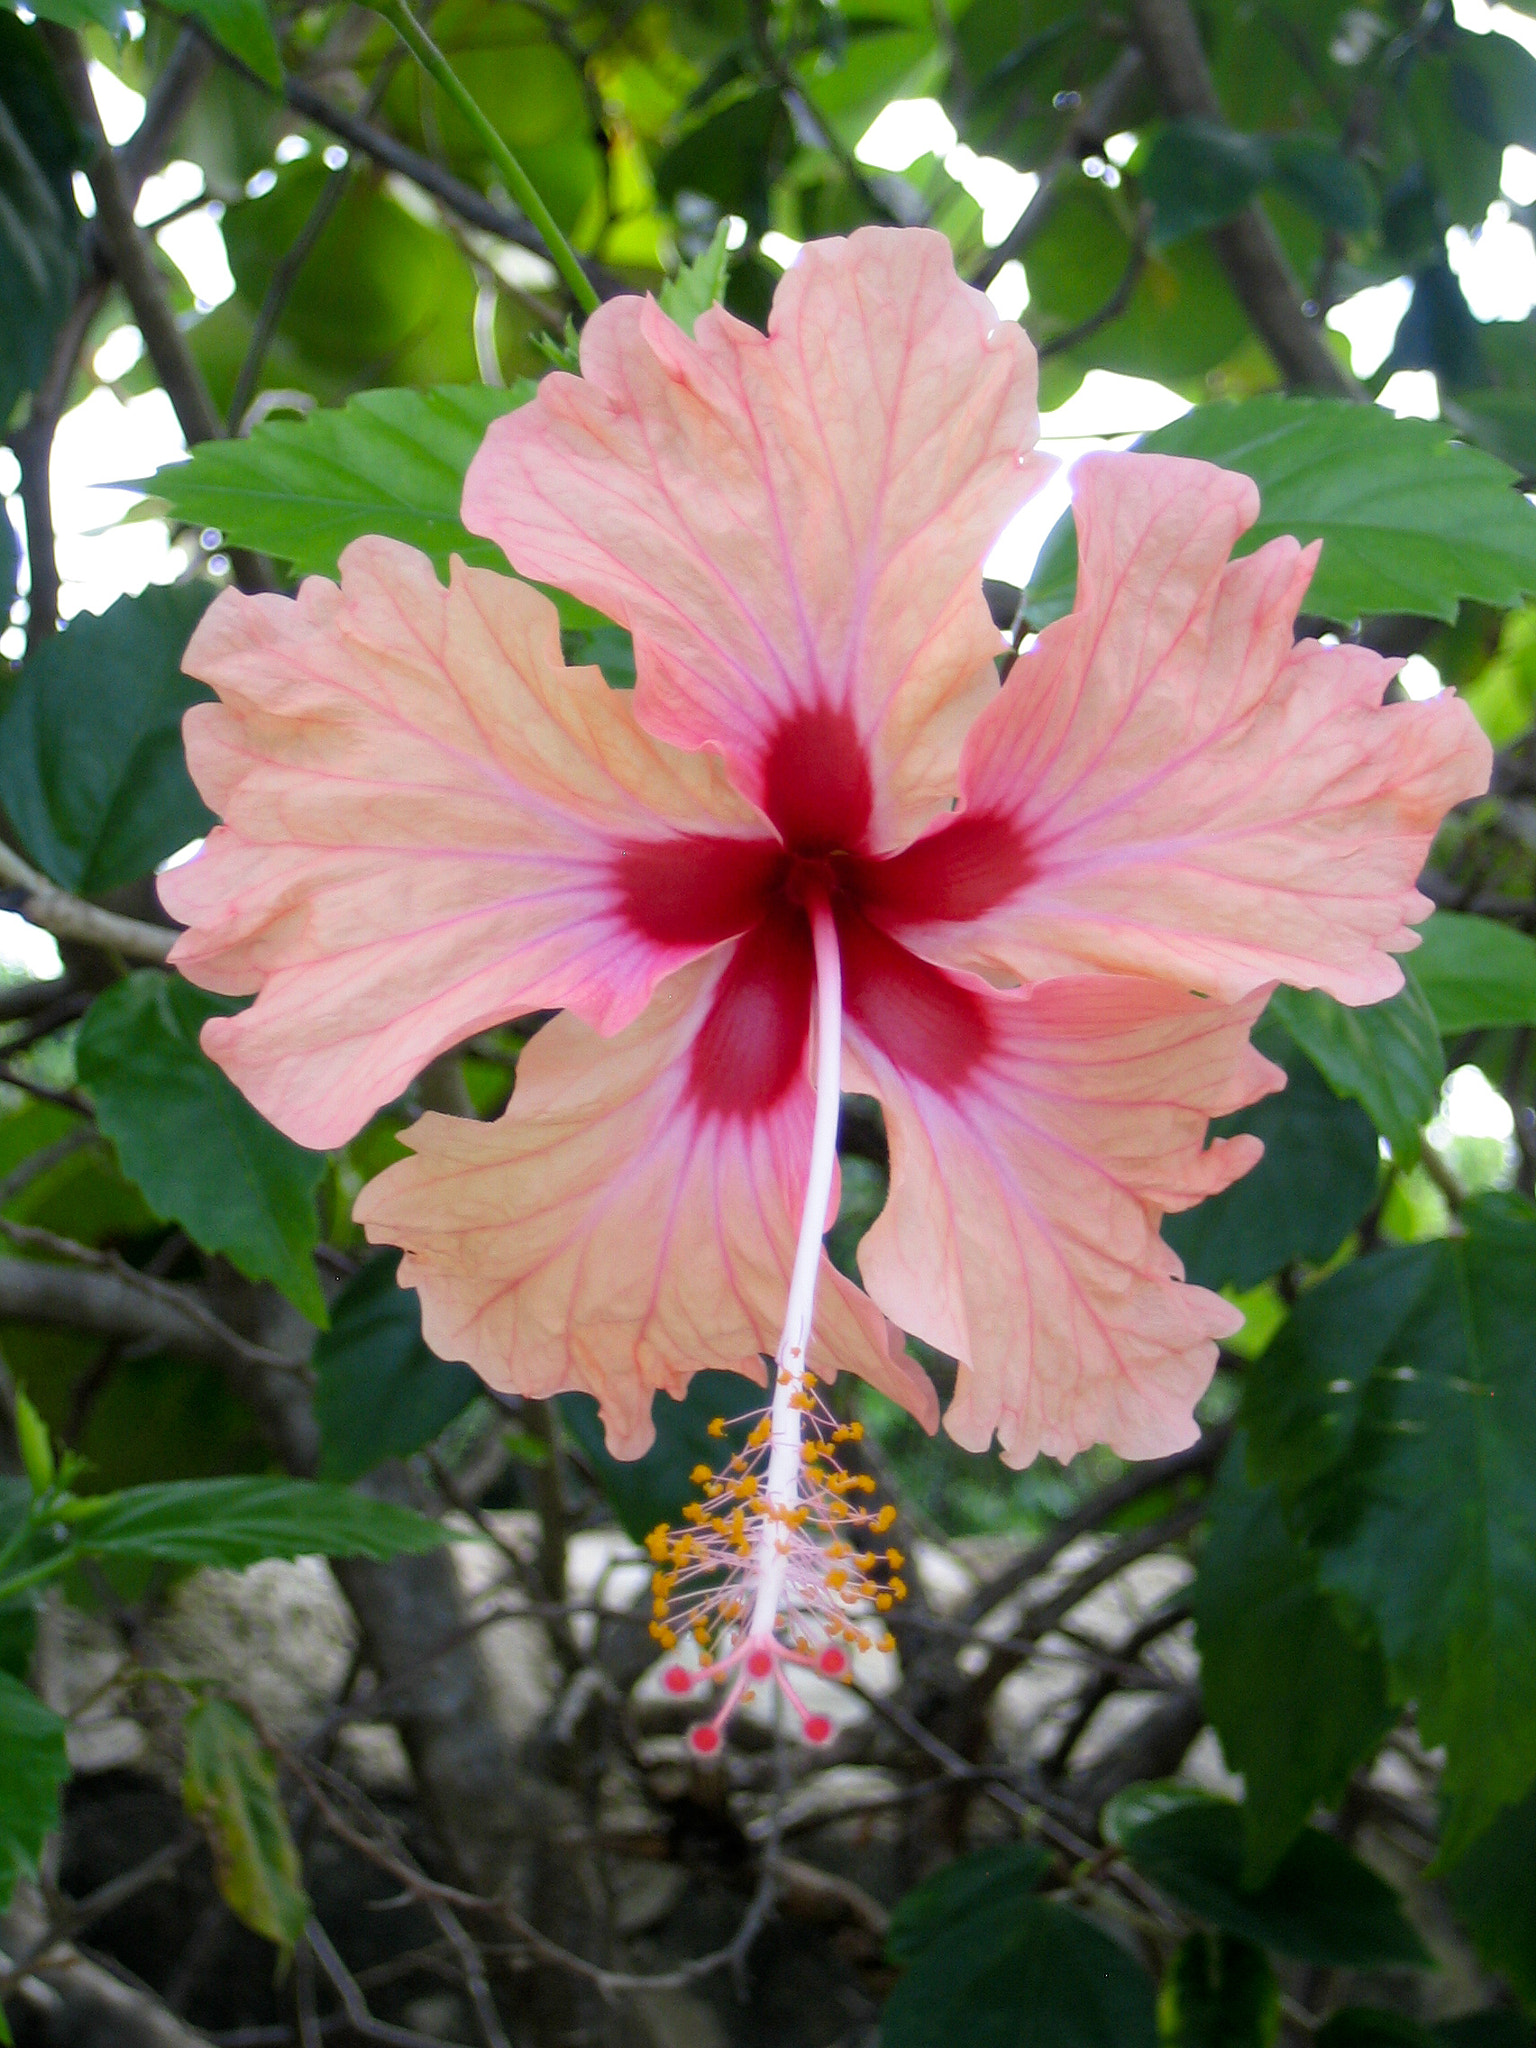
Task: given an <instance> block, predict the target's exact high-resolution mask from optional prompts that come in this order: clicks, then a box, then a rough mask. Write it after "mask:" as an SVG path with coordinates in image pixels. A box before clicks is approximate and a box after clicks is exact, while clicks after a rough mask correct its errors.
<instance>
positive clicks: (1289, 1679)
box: [1193, 1432, 1395, 1884]
mask: <svg viewBox="0 0 1536 2048" xmlns="http://www.w3.org/2000/svg"><path fill="white" fill-rule="evenodd" d="M1246 1460H1247V1444H1246V1440H1245V1438H1244V1437H1243V1435H1242V1433H1241V1432H1239V1433H1238V1435H1237V1436H1236V1437H1235V1438H1234V1440H1233V1443H1232V1447H1231V1449H1230V1450H1229V1451H1228V1452H1227V1455H1226V1457H1225V1459H1224V1460H1223V1461H1222V1467H1221V1470H1220V1472H1219V1473H1218V1475H1217V1480H1216V1485H1215V1488H1214V1490H1213V1493H1212V1498H1211V1521H1210V1529H1209V1533H1208V1534H1207V1536H1206V1540H1205V1543H1204V1545H1203V1547H1202V1549H1201V1552H1200V1568H1199V1572H1198V1575H1197V1576H1196V1579H1195V1584H1194V1590H1193V1606H1194V1613H1195V1629H1196V1633H1197V1637H1198V1641H1199V1645H1200V1672H1201V1685H1202V1689H1203V1691H1204V1694H1205V1704H1206V1710H1207V1712H1208V1713H1209V1714H1210V1717H1211V1725H1212V1726H1213V1727H1214V1728H1215V1730H1216V1733H1217V1734H1218V1735H1219V1736H1220V1737H1221V1747H1222V1753H1223V1755H1224V1756H1225V1757H1226V1760H1227V1763H1228V1766H1229V1767H1230V1768H1231V1769H1232V1770H1234V1771H1240V1772H1241V1773H1242V1775H1243V1779H1244V1783H1245V1786H1246V1790H1247V1797H1246V1798H1245V1800H1244V1802H1243V1808H1242V1818H1243V1845H1244V1846H1243V1881H1244V1883H1247V1884H1255V1883H1259V1882H1261V1881H1262V1880H1263V1879H1264V1878H1266V1877H1267V1876H1268V1875H1269V1874H1270V1872H1271V1871H1272V1870H1273V1869H1274V1867H1275V1865H1276V1863H1277V1862H1278V1861H1279V1859H1280V1857H1281V1855H1282V1854H1283V1853H1284V1851H1285V1849H1286V1848H1287V1847H1288V1846H1289V1844H1290V1843H1291V1842H1293V1841H1294V1840H1295V1838H1296V1836H1297V1835H1298V1834H1299V1833H1300V1831H1301V1829H1302V1827H1303V1826H1304V1825H1305V1823H1306V1820H1307V1817H1308V1815H1309V1814H1310V1813H1311V1812H1312V1810H1313V1808H1314V1807H1316V1806H1319V1805H1322V1806H1334V1805H1336V1804H1337V1803H1338V1801H1339V1800H1340V1799H1341V1798H1342V1797H1343V1796H1344V1792H1345V1789H1346V1787H1347V1786H1348V1784H1349V1780H1350V1778H1351V1776H1352V1775H1353V1773H1354V1772H1355V1771H1356V1770H1357V1769H1358V1768H1359V1767H1360V1765H1361V1764H1363V1763H1365V1762H1366V1761H1367V1759H1368V1758H1369V1757H1371V1756H1372V1755H1374V1754H1375V1751H1376V1748H1377V1745H1378V1744H1379V1743H1380V1741H1381V1738H1382V1737H1383V1736H1384V1735H1385V1734H1386V1732H1387V1730H1388V1728H1389V1727H1390V1726H1391V1725H1392V1722H1393V1720H1394V1718H1395V1715H1394V1711H1393V1708H1392V1706H1391V1704H1390V1703H1389V1701H1388V1698H1387V1673H1386V1666H1385V1664H1384V1663H1383V1661H1382V1656H1381V1651H1380V1650H1379V1648H1378V1647H1377V1646H1376V1645H1375V1644H1374V1643H1370V1642H1361V1641H1360V1640H1358V1638H1357V1637H1356V1636H1355V1635H1353V1634H1351V1633H1350V1631H1349V1630H1348V1629H1347V1628H1345V1626H1344V1624H1343V1622H1342V1620H1341V1619H1340V1616H1339V1612H1338V1608H1337V1606H1336V1604H1335V1602H1334V1601H1333V1600H1331V1599H1330V1598H1329V1597H1328V1596H1327V1595H1326V1594H1325V1593H1324V1592H1323V1591H1322V1590H1321V1588H1320V1586H1319V1584H1318V1566H1317V1560H1316V1558H1314V1557H1312V1556H1311V1555H1310V1554H1309V1553H1308V1552H1307V1551H1306V1550H1304V1549H1303V1548H1302V1546H1301V1545H1300V1544H1299V1543H1298V1542H1297V1541H1296V1539H1295V1538H1294V1537H1293V1536H1292V1535H1291V1533H1290V1531H1289V1530H1288V1529H1287V1528H1286V1525H1285V1521H1284V1518H1283V1516H1282V1514H1281V1512H1280V1501H1279V1496H1278V1494H1277V1492H1276V1490H1275V1488H1274V1487H1272V1486H1251V1485H1250V1484H1249V1483H1248V1480H1247V1477H1246V1472H1245V1466H1246Z"/></svg>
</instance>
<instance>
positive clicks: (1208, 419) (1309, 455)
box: [1027, 396, 1536, 627]
mask: <svg viewBox="0 0 1536 2048" xmlns="http://www.w3.org/2000/svg"><path fill="white" fill-rule="evenodd" d="M1137 446H1138V447H1139V448H1141V449H1143V450H1145V451H1146V452H1148V453H1154V454H1160V455H1187V456H1195V457H1198V458H1200V459H1201V460H1203V461H1206V462H1215V463H1219V464H1220V465H1221V466H1222V468H1224V469H1235V470H1239V471H1241V472H1242V474H1243V475H1245V476H1250V477H1252V478H1253V480H1254V482H1255V483H1256V484H1257V485H1258V487H1259V491H1260V494H1261V496H1262V500H1263V503H1262V509H1261V511H1260V513H1259V518H1258V522H1257V524H1256V525H1254V526H1253V527H1252V528H1250V530H1249V531H1248V532H1247V533H1246V534H1245V535H1244V536H1243V538H1242V539H1241V540H1240V541H1239V543H1238V545H1237V548H1236V550H1235V552H1236V553H1237V554H1239V555H1245V554H1251V553H1252V551H1253V550H1254V549H1255V548H1256V547H1261V546H1262V545H1263V544H1264V542H1265V541H1268V540H1273V539H1274V538H1275V537H1276V536H1277V535H1278V534H1294V535H1295V536H1296V538H1297V539H1298V540H1301V541H1312V540H1321V541H1322V543H1323V555H1322V560H1321V561H1320V562H1319V564H1318V568H1317V574H1316V575H1315V576H1314V577H1313V579H1312V585H1311V588H1310V589H1309V591H1308V592H1307V596H1306V599H1305V609H1306V610H1307V611H1308V612H1309V613H1313V614H1316V615H1319V616H1321V617H1323V618H1326V619H1338V620H1342V621H1346V622H1347V621H1351V620H1354V619H1356V618H1359V617H1360V616H1361V615H1362V614H1364V613H1367V612H1412V613H1417V614H1419V615H1421V616H1423V617H1427V618H1435V619H1454V618H1455V617H1456V614H1457V611H1458V609H1459V607H1460V603H1461V600H1462V599H1463V598H1476V599H1477V600H1479V601H1480V602H1481V603H1484V604H1489V605H1494V606H1497V607H1498V608H1499V609H1501V610H1502V609H1505V608H1507V607H1508V606H1510V605H1513V604H1517V603H1518V602H1519V600H1520V598H1521V596H1522V595H1523V594H1524V593H1525V592H1527V591H1529V590H1531V589H1533V588H1536V507H1533V506H1532V505H1530V504H1529V503H1528V502H1527V500H1526V499H1525V498H1523V497H1522V496H1521V495H1520V493H1519V492H1518V491H1517V490H1516V489H1515V488H1514V484H1515V477H1514V474H1513V472H1512V471H1510V470H1508V469H1506V468H1505V466H1504V465H1503V464H1502V463H1500V462H1496V461H1495V460H1494V458H1493V457H1492V456H1491V455H1485V454H1484V453H1483V452H1482V450H1481V449H1477V448H1468V447H1464V446H1463V445H1462V444H1461V443H1459V442H1455V441H1452V440H1450V439H1448V429H1447V428H1446V427H1445V426H1444V424H1443V423H1441V422H1438V421H1433V420H1409V419H1405V420H1400V419H1395V418H1394V417H1393V416H1392V414H1391V413H1389V412H1386V411H1385V410H1383V408H1382V407H1381V406H1379V405H1352V404H1351V403H1350V402H1349V401H1348V400H1347V399H1333V398H1281V397H1273V396H1271V397H1263V398H1248V399H1242V400H1240V401H1238V402H1236V403H1221V404H1215V405H1202V406H1197V407H1196V408H1195V410H1194V411H1193V412H1190V413H1186V414H1185V416H1184V417H1183V418H1182V419H1178V420H1175V421H1174V422H1173V424H1172V425H1171V426H1167V427H1161V428H1159V429H1158V431H1157V432H1156V433H1155V434H1147V435H1145V436H1144V437H1143V439H1142V440H1141V441H1139V442H1138V443H1137ZM1076 583H1077V563H1076V541H1075V538H1074V535H1073V532H1072V528H1071V522H1070V515H1069V516H1068V517H1067V518H1065V519H1064V520H1063V521H1061V522H1059V523H1058V525H1057V526H1056V527H1055V528H1053V530H1052V532H1051V534H1050V536H1049V538H1048V540H1047V543H1046V546H1045V548H1044V549H1043V550H1042V552H1041V556H1040V561H1039V565H1038V567H1037V569H1036V572H1035V575H1034V577H1033V578H1032V579H1031V582H1030V586H1029V591H1028V593H1027V597H1028V604H1027V615H1028V618H1029V622H1030V624H1031V625H1033V626H1036V627H1038V626H1042V625H1044V624H1046V623H1047V622H1048V621H1049V620H1050V619H1053V618H1060V617H1061V616H1062V614H1063V613H1064V612H1066V611H1069V610H1070V609H1071V602H1072V592H1073V591H1074V590H1075V588H1076Z"/></svg>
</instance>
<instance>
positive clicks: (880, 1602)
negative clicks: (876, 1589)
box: [875, 1593, 892, 1614]
mask: <svg viewBox="0 0 1536 2048" xmlns="http://www.w3.org/2000/svg"><path fill="white" fill-rule="evenodd" d="M875 1605H876V1606H877V1607H878V1608H879V1610H880V1612H881V1613H882V1614H884V1613H885V1611H886V1609H887V1608H888V1607H890V1606H891V1605H892V1601H891V1596H890V1594H889V1593H877V1594H876V1595H875Z"/></svg>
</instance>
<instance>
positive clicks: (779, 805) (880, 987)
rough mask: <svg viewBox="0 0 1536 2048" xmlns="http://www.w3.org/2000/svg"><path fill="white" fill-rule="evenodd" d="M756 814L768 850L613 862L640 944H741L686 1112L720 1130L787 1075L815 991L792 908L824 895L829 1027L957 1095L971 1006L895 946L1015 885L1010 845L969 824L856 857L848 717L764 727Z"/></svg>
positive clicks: (800, 1056)
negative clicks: (838, 958)
mask: <svg viewBox="0 0 1536 2048" xmlns="http://www.w3.org/2000/svg"><path fill="white" fill-rule="evenodd" d="M763 806H764V809H765V810H766V811H767V813H768V815H769V817H770V818H771V819H772V821H773V823H774V825H775V826H776V827H777V829H778V832H779V834H780V840H779V841H778V842H775V841H772V840H760V841H755V842H753V841H743V840H740V839H726V838H723V837H722V838H714V837H707V836H704V835H694V836H689V837H682V838H678V839H671V840H666V841H663V842H660V843H650V844H643V845H634V846H630V847H628V848H626V849H625V850H624V851H623V852H622V853H621V854H620V855H619V856H618V868H617V875H616V879H617V881H618V884H619V889H620V893H621V899H622V903H623V907H624V911H625V914H626V916H627V917H628V919H629V920H630V922H631V923H632V924H633V925H634V927H635V929H636V930H637V931H639V932H641V933H642V934H643V935H644V936H645V937H646V938H648V939H651V940H653V941H659V942H661V943H663V944H673V945H683V946H711V945H717V944H720V943H722V942H723V941H725V940H727V939H730V938H733V937H739V938H740V944H739V945H738V947H737V949H736V953H735V956H734V958H733V959H732V961H731V963H730V965H729V967H728V968H727V969H726V971H725V974H724V976H723V977H722V979H721V981H720V984H719V987H718V988H717V989H716V991H715V998H714V1002H713V1004H712V1006H711V1008H710V1012H709V1015H708V1017H707V1018H706V1019H705V1021H704V1025H703V1027H702V1029H701V1030H700V1032H699V1035H698V1038H697V1040H696V1041H695V1044H694V1051H693V1063H692V1077H691V1086H692V1093H693V1096H694V1099H695V1101H696V1102H697V1103H698V1104H699V1106H700V1107H701V1108H702V1109H705V1110H707V1111H711V1112H713V1113H715V1114H717V1115H721V1116H735V1117H749V1116H753V1115H757V1114H760V1113H761V1112H763V1111H765V1110H767V1109H769V1108H771V1107H772V1106H773V1104H774V1103H775V1102H777V1101H778V1100H779V1098H780V1097H781V1096H782V1095H783V1094H784V1093H785V1091H786V1090H787V1089H788V1088H789V1087H790V1086H791V1084H792V1083H793V1081H794V1078H795V1076H796V1074H797V1073H798V1072H800V1070H801V1067H802V1064H803V1060H804V1055H805V1044H806V1038H807V1035H808V1033H809V1030H810V1019H811V1000H812V993H813V984H814V978H815V977H814V969H813V962H812V953H811V930H810V922H809V919H808V918H807V916H806V910H805V906H806V904H807V902H808V901H810V900H811V899H812V897H813V896H815V897H822V896H824V897H826V898H828V899H829V900H830V901H831V904H832V908H833V912H834V915H835V917H836V919H837V930H838V939H839V942H840V945H841V948H842V955H843V984H844V987H843V1002H844V1010H845V1013H846V1015H847V1016H848V1017H849V1018H851V1019H852V1020H853V1022H854V1023H855V1024H856V1025H858V1026H860V1027H862V1028H863V1029H864V1030H865V1031H867V1032H868V1033H869V1035H870V1036H871V1037H872V1038H874V1039H876V1040H877V1041H878V1042H879V1044H880V1045H881V1046H882V1047H883V1048H884V1050H885V1052H886V1053H887V1055H888V1056H889V1057H890V1058H891V1059H892V1060H893V1061H894V1062H895V1063H896V1064H897V1065H898V1066H899V1067H901V1068H902V1069H903V1070H904V1071H905V1072H907V1073H908V1074H910V1075H911V1076H912V1077H913V1078H914V1079H916V1080H919V1081H922V1082H924V1083H926V1084H927V1085H928V1086H929V1087H931V1088H935V1089H937V1090H939V1091H940V1092H941V1093H945V1094H948V1093H950V1092H952V1091H953V1090H955V1089H957V1088H958V1087H959V1086H960V1085H961V1084H962V1083H963V1082H964V1080H965V1078H966V1076H967V1075H968V1074H969V1073H970V1072H971V1070H972V1069H973V1068H974V1066H975V1064H976V1062H977V1061H978V1060H979V1059H980V1058H981V1057H982V1056H983V1054H984V1053H985V1051H986V1049H987V1023H986V1016H985V1012H984V1010H983V1007H982V1004H981V1003H980V1002H979V1001H978V999H977V998H976V997H975V996H974V995H973V994H972V993H971V991H970V990H969V989H967V988H965V987H964V986H963V985H962V984H961V983H959V982H957V981H956V980H954V979H953V978H952V977H951V976H950V975H948V974H945V973H944V972H943V971H942V970H940V969H939V968H937V967H933V966H931V965H930V964H929V963H928V962H927V961H925V960H923V959H921V958H920V957H919V956H918V955H917V954H916V953H914V952H912V951H910V950H909V948H907V947H906V946H904V945H903V944H901V942H900V940H899V938H898V937H897V936H896V934H897V933H898V932H899V931H900V930H901V928H902V926H903V925H908V926H910V925H913V924H917V923H929V922H934V921H941V922H951V923H963V922H966V921H968V920H969V919H972V918H976V917H979V916H981V915H982V914H983V913H984V912H985V911H987V910H990V909H991V908H992V907H993V905H994V904H997V903H999V902H1001V901H1002V900H1003V898H1004V897H1005V896H1007V895H1009V894H1010V893H1011V892H1012V891H1013V890H1014V889H1016V888H1017V887H1018V886H1019V885H1020V883H1021V882H1022V881H1023V880H1024V879H1025V878H1026V876H1027V873H1028V868H1029V862H1028V856H1027V850H1026V848H1025V846H1024V844H1023V842H1022V840H1021V839H1020V838H1019V835H1018V832H1017V830H1016V829H1015V828H1014V826H1013V825H1012V824H1011V823H1010V822H1009V821H1008V820H1007V819H1005V818H1002V817H999V816H997V815H995V814H992V815H988V814H986V813H976V814H971V813H968V814H966V815H964V816H962V817H958V818H955V819H954V820H953V821H952V822H951V823H949V824H946V825H944V826H942V827H941V828H940V829H939V830H938V831H936V832H933V833H930V834H929V835H928V836H926V837H925V838H922V839H918V840H916V841H915V842H914V843H913V844H912V845H910V846H908V847H905V848H904V849H903V850H902V851H901V852H900V853H896V854H890V855H877V854H872V853H870V852H869V851H868V835H869V826H870V818H871V814H872V797H871V783H870V775H869V769H868V765H867V762H866V760H865V755H864V749H863V747H862V745H861V744H860V742H859V739H858V735H857V733H856V732H855V730H854V727H853V721H852V719H851V718H850V717H849V716H848V714H847V713H845V712H836V711H829V710H821V711H806V712H799V713H797V714H796V715H795V716H794V717H793V718H791V719H788V720H786V722H785V724H784V725H783V726H782V727H781V728H780V731H779V733H778V736H777V738H776V739H775V740H774V742H773V744H772V745H771V746H770V748H769V750H768V754H767V757H766V761H765V766H764V771H763Z"/></svg>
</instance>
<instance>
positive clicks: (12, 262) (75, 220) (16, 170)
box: [0, 13, 85, 427]
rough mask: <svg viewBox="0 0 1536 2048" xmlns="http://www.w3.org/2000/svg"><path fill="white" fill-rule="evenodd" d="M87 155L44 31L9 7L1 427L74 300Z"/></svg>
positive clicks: (0, 257) (0, 26)
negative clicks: (81, 174)
mask: <svg viewBox="0 0 1536 2048" xmlns="http://www.w3.org/2000/svg"><path fill="white" fill-rule="evenodd" d="M77 25H78V24H77ZM84 161H85V157H84V154H83V151H82V148H81V143H80V137H79V133H78V131H77V129H76V127H75V123H74V120H73V118H72V117H71V115H70V112H69V108H68V106H67V105H66V104H65V100H64V96H63V93H62V92H61V91H60V88H59V83H58V79H57V77H56V76H55V74H54V69H53V64H52V62H51V60H50V59H49V56H48V52H47V49H46V47H45V46H44V43H43V36H42V31H41V30H40V29H37V28H31V27H28V26H26V25H25V24H24V23H22V22H20V21H18V20H17V19H16V17H15V15H14V14H5V13H0V306H3V307H4V308H5V317H4V319H3V320H0V427H3V426H4V425H5V423H6V422H7V421H8V420H9V418H10V415H11V412H12V409H13V408H14V406H15V404H16V401H17V399H18V398H19V397H20V396H21V394H22V393H23V392H24V391H30V390H31V389H33V387H34V386H35V385H36V384H37V383H38V382H39V380H40V379H41V377H42V375H43V373H44V371H45V370H46V369H47V367H48V359H49V357H50V356H51V354H52V353H53V343H54V336H55V335H56V334H57V333H58V330H59V326H60V323H61V322H62V321H63V319H64V316H65V314H66V313H67V312H68V311H69V309H70V306H71V305H72V304H73V302H74V296H75V286H76V283H77V280H78V278H79V274H80V216H79V214H78V212H77V211H76V209H75V198H74V192H73V190H72V188H71V182H70V181H71V177H72V175H73V172H74V170H75V167H76V166H77V165H78V164H82V163H83V162H84Z"/></svg>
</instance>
